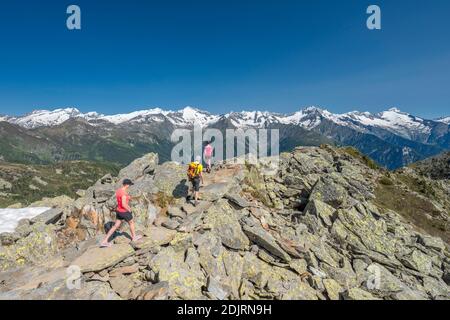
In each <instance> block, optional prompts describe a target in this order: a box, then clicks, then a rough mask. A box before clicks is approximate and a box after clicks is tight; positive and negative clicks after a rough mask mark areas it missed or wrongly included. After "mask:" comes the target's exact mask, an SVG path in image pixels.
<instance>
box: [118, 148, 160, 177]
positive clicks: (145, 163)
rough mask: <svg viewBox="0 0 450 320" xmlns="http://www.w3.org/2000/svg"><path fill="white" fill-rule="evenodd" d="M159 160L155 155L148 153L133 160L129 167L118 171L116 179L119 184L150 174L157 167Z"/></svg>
mask: <svg viewBox="0 0 450 320" xmlns="http://www.w3.org/2000/svg"><path fill="white" fill-rule="evenodd" d="M158 162H159V158H158V155H157V154H156V153H149V154H146V155H145V156H143V157H141V158H139V159H136V160H134V161H133V162H132V163H131V164H130V165H128V166H127V167H125V168H123V169H122V170H120V172H119V175H118V179H119V183H121V182H122V180H123V179H131V180H133V181H134V180H136V179H138V178H140V177H142V176H144V175H146V174H152V173H153V172H154V170H155V168H156V167H157V166H158Z"/></svg>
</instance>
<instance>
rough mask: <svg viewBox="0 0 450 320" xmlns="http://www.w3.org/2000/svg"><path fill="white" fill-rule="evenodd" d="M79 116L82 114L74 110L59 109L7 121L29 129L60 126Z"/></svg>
mask: <svg viewBox="0 0 450 320" xmlns="http://www.w3.org/2000/svg"><path fill="white" fill-rule="evenodd" d="M79 116H82V113H81V112H80V111H79V110H78V109H76V108H61V109H55V110H52V111H50V110H35V111H33V112H31V113H29V114H26V115H25V116H23V117H12V118H10V119H9V120H8V121H9V122H13V123H15V124H18V125H20V126H22V127H25V128H28V129H31V128H36V127H41V126H55V125H60V124H62V123H63V122H65V121H67V120H69V119H71V118H75V117H79Z"/></svg>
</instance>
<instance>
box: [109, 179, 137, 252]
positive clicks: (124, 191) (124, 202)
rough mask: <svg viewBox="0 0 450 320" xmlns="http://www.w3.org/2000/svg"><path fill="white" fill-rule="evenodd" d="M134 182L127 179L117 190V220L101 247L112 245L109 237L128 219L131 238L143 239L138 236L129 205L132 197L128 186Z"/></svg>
mask: <svg viewBox="0 0 450 320" xmlns="http://www.w3.org/2000/svg"><path fill="white" fill-rule="evenodd" d="M133 184H134V183H133V182H131V180H130V179H125V180H124V181H123V184H122V188H120V189H119V190H117V191H116V199H117V209H116V216H117V220H116V223H115V224H114V226H113V227H112V228H111V230H109V232H108V234H107V235H106V237H105V239H104V240H103V242H102V243H101V245H100V246H101V247H110V246H111V243H110V242H109V241H108V240H109V238H110V237H111V236H112V235H113V234H114V232H116V230H117V229H119V227H120V226H121V224H122V221H126V222H127V223H128V224H129V225H130V231H131V238H132V241H138V240H139V239H141V238H142V237H141V236H136V232H135V225H134V220H133V214H132V213H131V208H130V205H129V202H130V199H131V197H130V196H129V195H128V188H129V187H130V186H132V185H133Z"/></svg>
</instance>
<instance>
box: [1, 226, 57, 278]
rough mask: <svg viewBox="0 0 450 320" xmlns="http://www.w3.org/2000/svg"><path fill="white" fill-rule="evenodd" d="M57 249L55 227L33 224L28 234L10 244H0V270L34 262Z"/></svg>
mask: <svg viewBox="0 0 450 320" xmlns="http://www.w3.org/2000/svg"><path fill="white" fill-rule="evenodd" d="M57 251H58V245H57V238H56V232H55V227H54V226H53V225H44V224H35V225H33V226H31V230H30V233H29V235H28V236H26V237H24V238H21V239H18V240H17V241H16V242H15V243H14V244H12V245H10V246H0V270H8V269H11V268H16V267H21V266H25V265H27V264H36V263H40V262H43V261H45V260H46V259H48V257H50V256H52V255H54V254H55V253H57Z"/></svg>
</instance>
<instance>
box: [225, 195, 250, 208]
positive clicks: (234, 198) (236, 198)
mask: <svg viewBox="0 0 450 320" xmlns="http://www.w3.org/2000/svg"><path fill="white" fill-rule="evenodd" d="M224 198H225V199H228V200H229V201H230V202H231V203H233V204H235V205H237V206H238V207H241V208H248V207H250V206H251V205H252V204H251V203H250V202H248V201H247V200H245V199H244V198H242V197H241V196H240V195H238V194H235V193H230V192H229V193H227V194H225V196H224Z"/></svg>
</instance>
